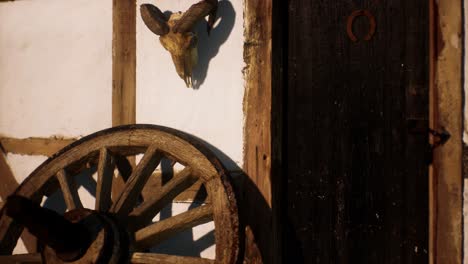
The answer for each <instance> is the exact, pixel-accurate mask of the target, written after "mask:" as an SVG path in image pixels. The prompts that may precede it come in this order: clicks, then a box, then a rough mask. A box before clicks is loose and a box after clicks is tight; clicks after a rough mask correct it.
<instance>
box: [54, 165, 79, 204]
mask: <svg viewBox="0 0 468 264" xmlns="http://www.w3.org/2000/svg"><path fill="white" fill-rule="evenodd" d="M57 180H58V181H59V184H60V189H61V190H62V194H63V199H64V200H65V204H66V205H67V209H68V210H69V211H71V210H74V209H77V208H83V205H82V204H81V200H80V196H79V195H78V187H77V185H76V182H75V178H73V176H71V175H69V174H68V173H67V172H66V171H65V170H64V169H62V170H60V171H59V172H58V173H57Z"/></svg>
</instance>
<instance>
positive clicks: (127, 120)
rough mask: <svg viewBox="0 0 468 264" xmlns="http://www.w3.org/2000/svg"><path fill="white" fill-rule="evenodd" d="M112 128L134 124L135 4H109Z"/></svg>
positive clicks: (120, 0)
mask: <svg viewBox="0 0 468 264" xmlns="http://www.w3.org/2000/svg"><path fill="white" fill-rule="evenodd" d="M112 12H113V13H112V28H113V31H112V32H113V38H112V125H113V126H118V125H124V124H134V123H135V120H136V97H135V96H136V0H113V11H112Z"/></svg>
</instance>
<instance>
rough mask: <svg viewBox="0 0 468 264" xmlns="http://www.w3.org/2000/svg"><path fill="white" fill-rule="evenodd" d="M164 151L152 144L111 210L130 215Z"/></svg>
mask: <svg viewBox="0 0 468 264" xmlns="http://www.w3.org/2000/svg"><path fill="white" fill-rule="evenodd" d="M162 157H163V156H162V153H161V152H159V151H158V148H157V146H156V145H151V146H149V147H148V150H147V151H146V152H145V155H144V156H143V158H142V159H141V161H140V162H139V163H138V165H137V167H136V168H135V170H134V171H133V172H132V175H131V176H130V178H129V179H128V181H127V182H126V184H125V188H124V189H123V191H122V193H121V194H120V196H119V198H118V199H117V201H116V202H115V204H114V205H113V206H112V208H111V212H113V213H116V214H119V215H128V214H129V213H130V212H131V211H132V209H133V207H134V206H135V205H136V202H137V200H138V197H139V196H140V195H141V191H142V190H143V187H144V186H145V184H146V182H147V181H148V179H149V177H150V176H151V175H152V174H153V171H154V170H155V169H156V167H157V166H158V164H159V162H160V161H161V159H162Z"/></svg>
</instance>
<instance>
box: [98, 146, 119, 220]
mask: <svg viewBox="0 0 468 264" xmlns="http://www.w3.org/2000/svg"><path fill="white" fill-rule="evenodd" d="M114 169H115V161H114V158H113V157H112V155H111V154H110V153H109V151H108V150H107V148H102V149H101V150H100V153H99V164H98V171H97V174H98V176H97V177H98V178H97V186H96V205H95V210H97V211H101V212H106V211H107V210H109V208H110V206H111V204H112V200H111V191H112V178H114Z"/></svg>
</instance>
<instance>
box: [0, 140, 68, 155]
mask: <svg viewBox="0 0 468 264" xmlns="http://www.w3.org/2000/svg"><path fill="white" fill-rule="evenodd" d="M74 141H76V139H74V138H25V139H19V138H7V137H5V138H0V146H1V148H2V149H3V151H4V152H6V153H14V154H21V155H43V156H47V157H50V156H52V155H53V154H55V153H56V152H57V151H59V150H61V149H62V148H64V147H65V146H67V145H69V144H71V143H73V142H74Z"/></svg>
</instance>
